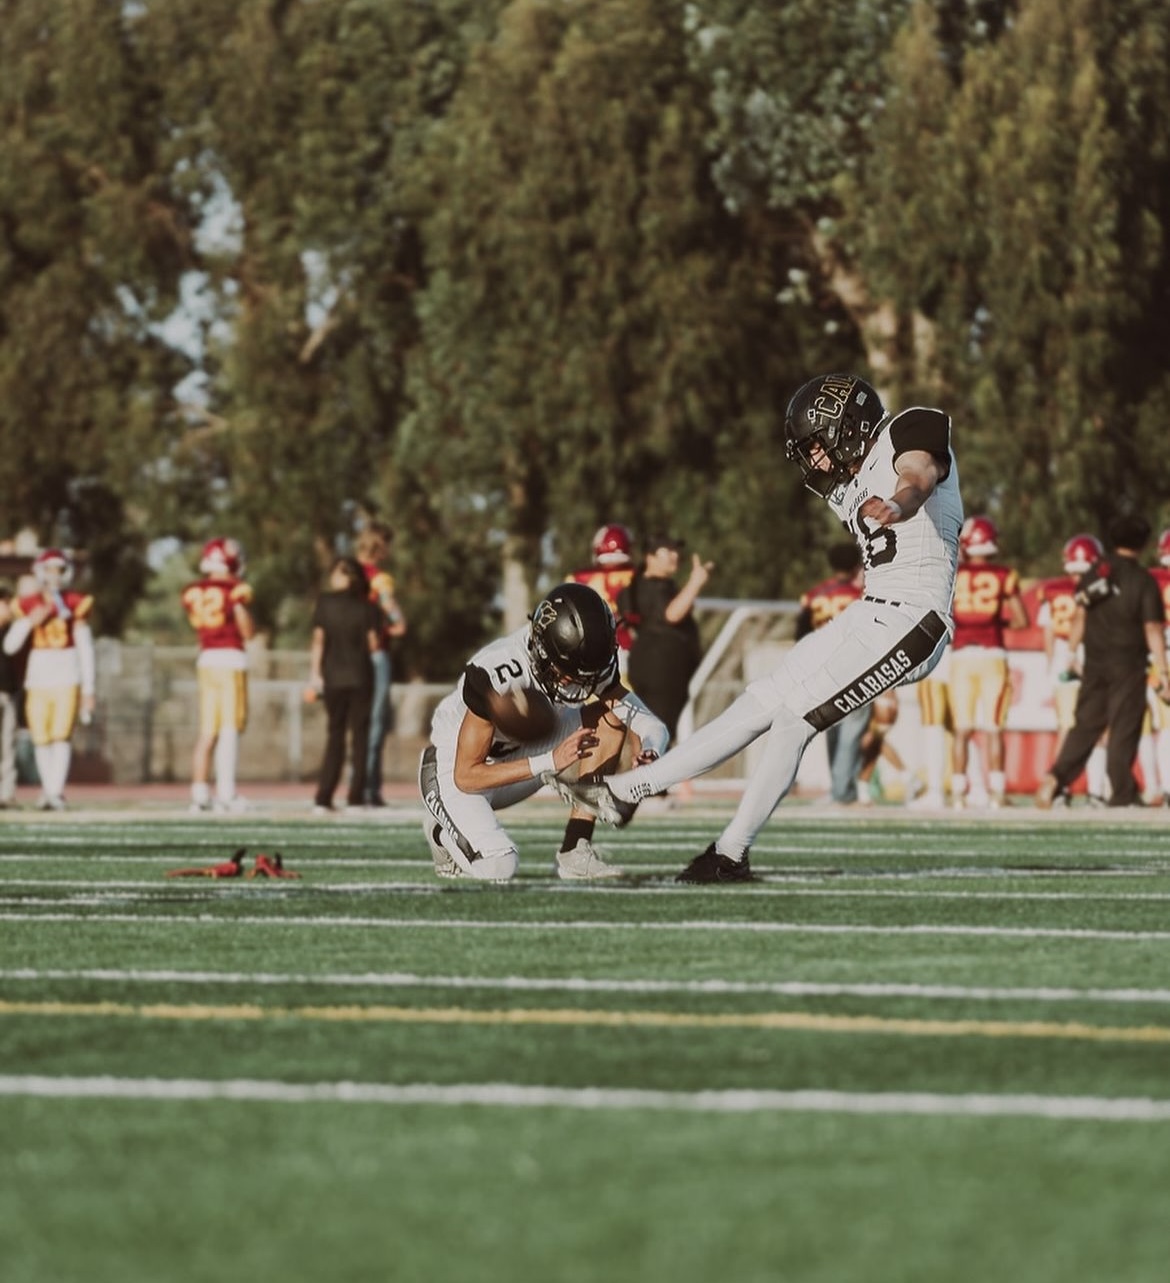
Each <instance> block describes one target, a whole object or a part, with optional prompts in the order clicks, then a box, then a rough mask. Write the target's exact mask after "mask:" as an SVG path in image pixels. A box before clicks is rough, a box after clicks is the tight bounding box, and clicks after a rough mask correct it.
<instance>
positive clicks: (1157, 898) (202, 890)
mask: <svg viewBox="0 0 1170 1283" xmlns="http://www.w3.org/2000/svg"><path fill="white" fill-rule="evenodd" d="M298 871H299V870H298ZM837 881H839V879H834V882H837ZM180 884H181V885H180ZM2 885H3V886H4V887H6V888H13V887H32V888H34V889H35V888H45V889H50V888H51V889H59V890H69V891H75V892H77V893H78V894H76V895H72V896H69V897H61V898H58V899H44V900H32V899H30V898H28V897H27V896H0V905H29V904H65V903H70V904H75V903H76V904H83V903H88V902H91V901H92V902H93V903H95V904H96V903H102V902H103V901H106V900H115V899H116V900H125V899H126V898H127V897H126V896H124V895H121V894H119V893H120V892H123V891H145V892H147V893H148V895H147V896H145V897H143V898H144V899H147V900H149V899H157V898H158V897H159V896H167V897H169V898H173V897H174V896H175V895H176V894H177V893H182V894H183V896H184V898H186V897H187V896H190V897H192V898H198V899H207V898H208V897H209V896H215V895H222V894H223V893H224V892H226V891H228V890H236V891H248V890H256V891H258V892H259V891H260V888H261V887H263V891H262V892H261V893H263V894H266V893H268V884H267V883H261V884H259V886H250V884H249V883H247V882H246V881H244V880H243V879H239V880H235V879H233V880H232V881H231V885H230V887H229V886H226V885H224V886H217V887H216V889H215V890H214V891H211V890H208V889H207V888H208V882H207V880H203V879H199V878H183V879H173V880H168V881H165V882H162V881H158V880H156V881H152V882H145V881H141V880H138V881H128V880H118V879H113V880H109V881H107V880H105V879H102V880H101V881H95V880H94V879H92V878H5V879H4V880H3V883H2ZM514 885H515V887H516V888H517V889H524V890H529V891H539V892H541V893H543V894H546V895H556V894H561V895H580V894H581V893H582V892H583V891H595V892H597V893H599V894H601V895H605V896H615V895H634V896H653V895H672V896H683V895H691V894H694V891H695V889H694V888H693V887H675V886H671V885H667V886H619V885H614V884H612V883H595V884H592V885H590V886H587V887H584V886H582V885H581V884H580V883H577V884H574V883H565V882H561V881H559V880H557V879H555V878H550V880H549V882H547V883H531V882H528V881H526V880H525V881H521V882H517V883H515V884H514ZM281 889H282V890H286V891H291V890H292V889H293V888H291V887H283V888H281ZM296 890H297V892H298V893H299V894H315V895H327V896H338V897H342V896H346V895H371V894H380V893H387V894H391V893H409V894H412V895H418V894H428V895H431V894H434V895H437V894H449V893H450V891H451V884H450V882H438V881H435V880H432V879H430V878H428V879H427V881H425V882H399V881H390V880H387V881H384V882H334V883H329V884H325V885H313V884H306V883H302V885H301V886H300V887H298V888H296ZM151 893H153V894H151ZM752 895H753V896H754V897H769V896H770V897H783V898H788V899H814V898H815V899H834V900H844V899H856V900H879V899H880V900H1010V901H1017V900H1022V901H1055V902H1065V901H1071V902H1074V903H1075V902H1081V901H1086V900H1088V901H1091V902H1092V903H1093V904H1105V903H1109V902H1111V901H1119V902H1125V903H1142V902H1145V901H1148V902H1150V903H1159V902H1164V901H1170V891H1100V890H1098V889H1096V888H1086V889H1085V890H1084V891H1015V890H1004V891H951V890H946V891H942V890H933V889H931V888H929V887H923V888H921V889H917V890H915V889H899V890H893V889H890V888H886V887H854V888H850V887H846V886H831V887H825V886H815V887H810V886H808V885H807V884H806V882H805V881H802V880H798V879H792V880H788V879H785V880H784V881H783V882H782V883H781V884H780V885H776V884H772V885H768V886H760V887H756V888H754V890H753V891H752Z"/></svg>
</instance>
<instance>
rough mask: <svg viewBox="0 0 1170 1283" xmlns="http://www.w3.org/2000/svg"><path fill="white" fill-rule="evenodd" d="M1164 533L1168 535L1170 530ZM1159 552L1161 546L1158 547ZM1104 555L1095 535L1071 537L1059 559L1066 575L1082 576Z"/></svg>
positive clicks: (1103, 550)
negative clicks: (1062, 563)
mask: <svg viewBox="0 0 1170 1283" xmlns="http://www.w3.org/2000/svg"><path fill="white" fill-rule="evenodd" d="M1166 533H1167V534H1170V530H1168V531H1167V532H1166ZM1159 551H1161V545H1159ZM1104 555H1105V549H1104V548H1102V546H1101V540H1100V539H1098V538H1097V536H1096V535H1073V537H1072V538H1071V539H1070V540H1069V541H1068V543H1066V544H1065V545H1064V548H1063V550H1062V551H1061V554H1060V559H1061V561H1063V562H1064V573H1065V574H1066V575H1083V574H1084V573H1085V571H1086V570H1088V569H1089V567H1090V566H1091V565H1092V564H1093V563H1094V562H1095V561H1097V560H1098V559H1099V558H1101V557H1103V556H1104Z"/></svg>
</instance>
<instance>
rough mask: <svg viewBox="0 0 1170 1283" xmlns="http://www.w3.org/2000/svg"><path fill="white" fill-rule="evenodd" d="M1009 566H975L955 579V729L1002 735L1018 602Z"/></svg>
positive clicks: (970, 564)
mask: <svg viewBox="0 0 1170 1283" xmlns="http://www.w3.org/2000/svg"><path fill="white" fill-rule="evenodd" d="M1019 595H1020V580H1019V576H1018V575H1017V573H1016V572H1015V571H1014V570H1012V569H1011V568H1010V567H1009V566H1001V565H997V564H996V563H994V562H976V561H970V562H967V563H965V564H963V565H961V566H960V567H959V571H958V574H957V575H956V577H955V600H954V619H955V636H954V640H953V642H952V645H951V676H950V692H949V693H950V701H951V715H952V717H953V718H954V723H955V729H956V730H967V731H969V730H986V731H993V730H1001V729H1002V728H1003V725H1004V723H1005V722H1006V721H1007V713H1008V705H1009V704H1010V702H1011V679H1010V675H1009V670H1008V661H1007V651H1006V650H1005V648H1004V615H1005V612H1006V610H1007V607H1008V603H1009V601H1011V599H1012V598H1019Z"/></svg>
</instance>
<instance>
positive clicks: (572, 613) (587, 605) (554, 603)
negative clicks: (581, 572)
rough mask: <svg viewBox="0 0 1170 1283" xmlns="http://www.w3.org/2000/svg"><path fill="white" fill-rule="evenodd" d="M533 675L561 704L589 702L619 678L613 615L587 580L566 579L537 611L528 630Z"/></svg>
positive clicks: (552, 698)
mask: <svg viewBox="0 0 1170 1283" xmlns="http://www.w3.org/2000/svg"><path fill="white" fill-rule="evenodd" d="M528 652H529V655H530V656H531V658H532V674H533V676H534V677H535V678H536V683H537V685H538V686H539V687H540V689H541V690H542V691H543V692H544V693H545V694H546V695H547V696H548V697H549V699H551V700H553V701H554V702H555V703H558V704H584V703H585V702H586V701H587V700H589V699H590V698H592V697H593V696H594V695H598V694H600V693H601V692H602V691H604V690H605V689H606V688H607V687H609V686H611V685H612V684H613V682H614V680H615V679H616V677H617V671H618V669H617V639H616V634H615V626H614V620H613V615H612V613H611V611H610V609H609V607H608V606H607V605H606V604H605V602H604V601H602V599H601V598H600V597H599V596H598V595H597V593H595V592H594V591H593V589H592V588H587V587H585V586H584V585H583V584H565V585H562V587H561V588H559V589H556V590H554V591H553V592H552V593H550V594H549V595H548V596H547V597H546V598H545V599H544V600H543V601H542V602H541V603H540V604H539V605H538V606H537V608H536V610H535V611H533V613H532V626H531V629H530V631H529V634H528Z"/></svg>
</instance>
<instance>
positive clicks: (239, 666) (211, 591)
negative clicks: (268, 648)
mask: <svg viewBox="0 0 1170 1283" xmlns="http://www.w3.org/2000/svg"><path fill="white" fill-rule="evenodd" d="M181 601H182V603H183V609H184V610H185V611H186V612H187V620H188V622H189V623H190V625H191V627H192V628H194V630H195V632H196V634H197V635H198V637H199V659H198V661H197V662H196V675H197V678H198V682H199V725H200V730H201V733H203V734H204V735H218V734H219V732H220V731H221V730H224V729H229V730H236V731H242V730H243V729H244V727H245V725H246V724H247V721H248V656H247V652H246V650H245V646H244V643H245V638H244V634H243V631H242V630H241V628H240V623H239V620H238V619H237V617H236V607H237V606H243V607H245V608H246V607H247V606H249V605H250V604H251V601H252V589H251V587H250V586H249V585H248V584H246V583H245V582H244V581H243V580H242V579H238V578H236V577H235V576H218V575H210V576H208V577H206V578H204V579H199V580H197V581H196V582H195V583H193V584H188V585H187V587H186V588H184V589H183V592H182V596H181Z"/></svg>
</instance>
